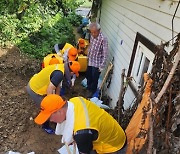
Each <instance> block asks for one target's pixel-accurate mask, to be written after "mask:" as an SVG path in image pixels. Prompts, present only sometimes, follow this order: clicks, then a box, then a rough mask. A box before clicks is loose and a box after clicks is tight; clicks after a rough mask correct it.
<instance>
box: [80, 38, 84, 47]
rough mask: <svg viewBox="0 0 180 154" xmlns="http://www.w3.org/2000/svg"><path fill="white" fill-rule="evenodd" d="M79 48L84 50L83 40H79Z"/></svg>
mask: <svg viewBox="0 0 180 154" xmlns="http://www.w3.org/2000/svg"><path fill="white" fill-rule="evenodd" d="M79 46H80V47H81V48H84V47H85V40H84V39H79Z"/></svg>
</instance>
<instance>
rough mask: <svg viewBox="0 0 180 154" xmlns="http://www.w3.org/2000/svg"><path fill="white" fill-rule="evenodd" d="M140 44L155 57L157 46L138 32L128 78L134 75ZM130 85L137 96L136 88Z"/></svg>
mask: <svg viewBox="0 0 180 154" xmlns="http://www.w3.org/2000/svg"><path fill="white" fill-rule="evenodd" d="M139 44H142V45H144V46H145V47H146V48H148V49H149V50H150V51H151V52H152V53H153V54H154V55H155V47H156V45H155V44H154V43H153V42H152V41H150V40H149V39H148V38H146V37H145V36H143V35H142V34H140V33H139V32H137V34H136V38H135V42H134V47H133V51H132V55H131V60H130V63H129V68H128V73H127V77H131V75H132V69H133V66H134V62H135V57H136V54H137V53H136V52H137V51H138V50H137V48H138V45H139ZM129 85H130V88H131V89H132V91H133V93H134V94H135V95H137V89H136V86H135V85H134V84H133V83H132V82H130V84H129Z"/></svg>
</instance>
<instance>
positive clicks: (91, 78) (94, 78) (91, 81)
mask: <svg viewBox="0 0 180 154" xmlns="http://www.w3.org/2000/svg"><path fill="white" fill-rule="evenodd" d="M100 73H101V72H99V68H97V67H93V66H88V68H87V71H86V78H87V88H88V90H90V91H91V92H92V93H95V92H96V89H97V85H98V79H99V75H100Z"/></svg>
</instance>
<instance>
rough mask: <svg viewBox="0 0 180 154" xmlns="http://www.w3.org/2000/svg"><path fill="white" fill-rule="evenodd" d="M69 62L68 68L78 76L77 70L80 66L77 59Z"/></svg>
mask: <svg viewBox="0 0 180 154" xmlns="http://www.w3.org/2000/svg"><path fill="white" fill-rule="evenodd" d="M69 64H70V69H71V70H72V71H73V73H75V74H76V76H77V77H78V76H79V70H80V69H81V66H80V64H79V62H77V61H72V62H69Z"/></svg>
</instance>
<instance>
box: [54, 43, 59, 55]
mask: <svg viewBox="0 0 180 154" xmlns="http://www.w3.org/2000/svg"><path fill="white" fill-rule="evenodd" d="M54 50H55V51H56V53H59V50H60V49H59V46H58V44H55V45H54Z"/></svg>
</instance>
